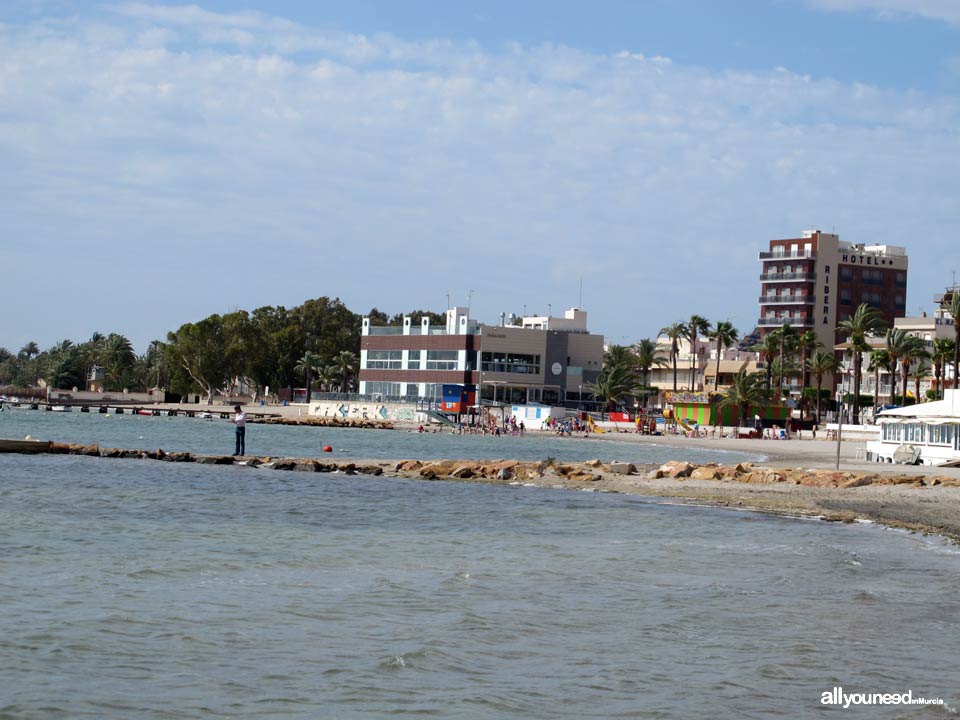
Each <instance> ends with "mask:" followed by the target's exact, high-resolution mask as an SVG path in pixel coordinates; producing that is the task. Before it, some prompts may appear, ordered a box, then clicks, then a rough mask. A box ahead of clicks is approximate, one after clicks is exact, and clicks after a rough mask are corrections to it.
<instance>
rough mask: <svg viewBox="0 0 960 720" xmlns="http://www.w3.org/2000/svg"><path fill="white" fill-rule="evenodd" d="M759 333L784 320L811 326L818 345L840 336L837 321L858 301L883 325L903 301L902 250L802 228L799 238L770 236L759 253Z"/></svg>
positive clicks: (904, 255) (902, 308) (900, 312)
mask: <svg viewBox="0 0 960 720" xmlns="http://www.w3.org/2000/svg"><path fill="white" fill-rule="evenodd" d="M759 260H760V263H761V265H762V270H761V273H760V319H759V320H758V323H757V324H758V328H757V330H758V333H759V335H760V336H761V337H763V336H764V335H766V334H768V333H770V332H772V331H773V330H776V329H777V328H778V327H780V326H782V325H783V324H784V323H789V324H790V325H792V326H793V327H795V328H796V329H797V330H798V331H799V332H804V331H805V330H814V331H815V332H816V334H817V338H818V339H819V340H820V342H822V343H823V345H824V347H828V348H832V347H833V346H834V345H836V344H837V343H838V342H840V341H841V340H842V338H841V337H839V336H838V335H837V325H838V323H840V322H842V321H844V320H846V319H847V318H849V317H850V315H852V314H853V312H854V311H855V310H856V309H857V307H858V306H859V305H860V304H861V303H866V304H867V305H869V306H871V307H873V308H876V309H877V310H879V311H880V314H881V315H882V316H883V319H884V322H885V323H886V325H887V327H893V323H894V319H895V318H897V317H903V316H904V315H905V313H906V307H907V265H908V259H907V251H906V249H905V248H902V247H898V246H895V245H864V244H858V243H848V242H842V241H841V240H840V238H839V236H837V235H834V234H831V233H822V232H820V231H819V230H808V231H805V232H803V233H801V235H800V237H799V238H793V239H785V240H771V241H770V246H769V248H768V249H767V250H766V251H764V252H761V253H760V257H759Z"/></svg>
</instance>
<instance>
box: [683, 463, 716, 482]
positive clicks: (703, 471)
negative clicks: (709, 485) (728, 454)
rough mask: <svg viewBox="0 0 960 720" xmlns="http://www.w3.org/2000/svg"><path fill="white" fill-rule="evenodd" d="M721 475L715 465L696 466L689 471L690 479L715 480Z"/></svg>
mask: <svg viewBox="0 0 960 720" xmlns="http://www.w3.org/2000/svg"><path fill="white" fill-rule="evenodd" d="M720 477H721V475H720V471H719V470H718V469H717V468H715V467H708V466H703V467H698V468H695V469H694V470H693V472H691V473H690V479H691V480H717V479H719V478H720Z"/></svg>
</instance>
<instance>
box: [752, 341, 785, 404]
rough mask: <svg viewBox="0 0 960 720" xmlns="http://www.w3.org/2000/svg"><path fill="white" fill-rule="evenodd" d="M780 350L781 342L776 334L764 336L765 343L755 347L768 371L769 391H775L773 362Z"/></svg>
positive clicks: (754, 349)
mask: <svg viewBox="0 0 960 720" xmlns="http://www.w3.org/2000/svg"><path fill="white" fill-rule="evenodd" d="M779 349H780V341H779V340H778V339H777V336H776V335H775V334H774V333H772V332H771V333H767V334H766V335H764V336H763V342H762V343H761V344H759V345H755V346H754V347H753V351H754V352H756V353H759V354H760V359H761V360H763V362H764V365H765V366H766V369H767V391H768V392H769V391H772V390H773V360H774V358H775V357H777V352H778V351H779Z"/></svg>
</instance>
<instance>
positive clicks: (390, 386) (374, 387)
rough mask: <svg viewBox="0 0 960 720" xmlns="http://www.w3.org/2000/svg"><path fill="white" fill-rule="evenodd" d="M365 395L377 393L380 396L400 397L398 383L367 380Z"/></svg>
mask: <svg viewBox="0 0 960 720" xmlns="http://www.w3.org/2000/svg"><path fill="white" fill-rule="evenodd" d="M367 395H379V396H380V397H382V398H385V397H400V383H394V382H368V383H367Z"/></svg>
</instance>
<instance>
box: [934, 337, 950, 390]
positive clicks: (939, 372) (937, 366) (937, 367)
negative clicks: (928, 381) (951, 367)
mask: <svg viewBox="0 0 960 720" xmlns="http://www.w3.org/2000/svg"><path fill="white" fill-rule="evenodd" d="M955 345H956V343H955V342H954V341H953V340H951V339H950V338H934V340H933V354H932V356H931V360H933V375H934V379H935V380H936V383H937V395H938V397H940V398H942V397H943V386H944V384H945V383H941V382H940V379H941V378H942V377H945V376H946V373H944V366H945V365H946V364H947V363H948V362H950V358H952V357H953V348H954V346H955Z"/></svg>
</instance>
